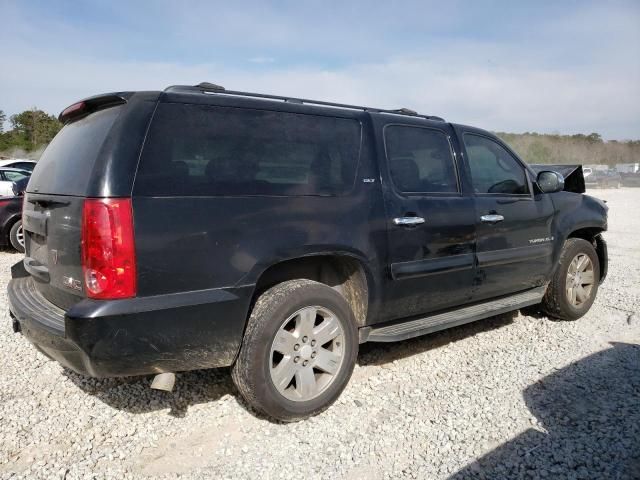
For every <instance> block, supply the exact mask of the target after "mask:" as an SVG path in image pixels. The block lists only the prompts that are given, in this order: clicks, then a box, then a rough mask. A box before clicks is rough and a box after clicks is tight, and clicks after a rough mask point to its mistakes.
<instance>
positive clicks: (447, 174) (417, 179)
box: [384, 125, 458, 193]
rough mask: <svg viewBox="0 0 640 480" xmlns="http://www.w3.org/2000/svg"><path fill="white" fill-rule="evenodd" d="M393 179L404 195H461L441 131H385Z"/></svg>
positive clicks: (396, 128)
mask: <svg viewBox="0 0 640 480" xmlns="http://www.w3.org/2000/svg"><path fill="white" fill-rule="evenodd" d="M384 135H385V145H386V149H387V159H388V162H389V171H390V173H391V179H392V180H393V183H394V184H395V186H396V188H397V189H398V190H400V191H402V192H426V193H430V192H431V193H437V192H443V193H453V192H457V191H458V185H457V180H456V170H455V166H454V163H453V158H452V156H451V148H450V146H449V140H448V139H447V136H446V135H445V134H444V133H442V132H439V131H437V130H430V129H427V128H419V127H404V126H398V125H391V126H388V127H387V128H385V130H384Z"/></svg>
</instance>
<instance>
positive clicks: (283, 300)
mask: <svg viewBox="0 0 640 480" xmlns="http://www.w3.org/2000/svg"><path fill="white" fill-rule="evenodd" d="M357 354H358V335H357V329H356V326H355V319H354V317H353V313H352V311H351V308H350V307H349V305H348V304H347V302H346V300H345V299H344V297H342V296H341V295H340V294H339V293H338V292H336V291H335V290H333V289H331V288H329V287H327V286H326V285H324V284H321V283H318V282H314V281H311V280H291V281H287V282H284V283H281V284H279V285H276V286H275V287H273V288H271V289H269V290H267V291H266V292H265V293H263V294H262V295H261V296H260V297H259V298H258V301H257V302H256V304H255V307H254V308H253V311H252V313H251V316H250V318H249V321H248V324H247V329H246V332H245V335H244V339H243V342H242V347H241V349H240V353H239V354H238V358H237V360H236V362H235V364H234V366H233V368H232V371H231V372H232V377H233V380H234V383H235V384H236V386H237V387H238V390H239V391H240V393H241V394H242V396H243V397H244V398H245V399H246V400H247V402H248V403H249V404H251V406H253V407H254V408H255V409H256V410H259V411H261V412H263V413H265V414H267V415H269V416H271V417H274V418H276V419H278V420H283V421H295V420H300V419H303V418H306V417H309V416H311V415H315V414H317V413H319V412H321V411H323V410H324V409H326V408H327V407H329V406H330V405H331V404H332V403H333V402H334V401H335V400H336V399H337V398H338V396H339V395H340V393H341V392H342V390H343V389H344V387H345V386H346V385H347V383H348V381H349V378H350V377H351V373H352V371H353V367H354V365H355V361H356V357H357Z"/></svg>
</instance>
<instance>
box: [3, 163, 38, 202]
mask: <svg viewBox="0 0 640 480" xmlns="http://www.w3.org/2000/svg"><path fill="white" fill-rule="evenodd" d="M30 176H31V172H30V171H28V170H21V169H18V168H0V197H14V196H19V195H21V194H22V193H24V190H25V188H26V186H27V183H28V182H29V177H30Z"/></svg>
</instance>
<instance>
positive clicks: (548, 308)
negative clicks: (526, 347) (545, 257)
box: [542, 238, 600, 320]
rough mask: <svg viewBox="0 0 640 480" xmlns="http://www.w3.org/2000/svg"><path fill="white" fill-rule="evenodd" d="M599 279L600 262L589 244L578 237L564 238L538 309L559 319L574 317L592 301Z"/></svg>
mask: <svg viewBox="0 0 640 480" xmlns="http://www.w3.org/2000/svg"><path fill="white" fill-rule="evenodd" d="M599 279H600V262H599V260H598V255H597V253H596V251H595V249H594V248H593V245H591V243H589V242H587V241H586V240H583V239H581V238H570V239H568V240H567V241H566V243H565V245H564V248H563V249H562V253H561V254H560V263H559V265H558V268H557V269H556V272H555V274H554V275H553V278H552V279H551V282H550V283H549V286H548V287H547V291H546V293H545V296H544V298H543V299H542V310H543V311H544V312H545V313H546V314H547V315H549V316H550V317H554V318H558V319H560V320H577V319H578V318H580V317H582V316H583V315H584V314H586V313H587V312H588V311H589V309H590V308H591V305H593V302H594V300H595V298H596V293H597V292H598V283H599Z"/></svg>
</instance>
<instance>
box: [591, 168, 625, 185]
mask: <svg viewBox="0 0 640 480" xmlns="http://www.w3.org/2000/svg"><path fill="white" fill-rule="evenodd" d="M584 182H585V186H586V187H587V188H620V187H621V186H622V177H621V176H620V174H619V173H618V172H616V171H613V170H594V171H593V172H592V173H591V175H589V176H588V177H586V178H585V179H584Z"/></svg>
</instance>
